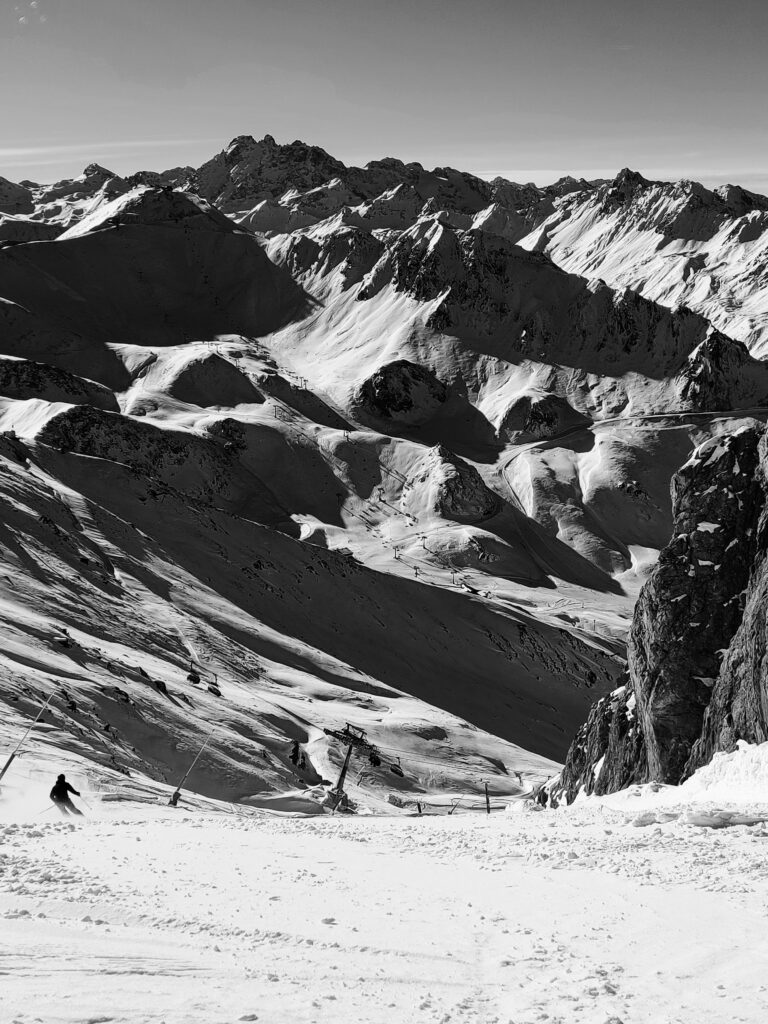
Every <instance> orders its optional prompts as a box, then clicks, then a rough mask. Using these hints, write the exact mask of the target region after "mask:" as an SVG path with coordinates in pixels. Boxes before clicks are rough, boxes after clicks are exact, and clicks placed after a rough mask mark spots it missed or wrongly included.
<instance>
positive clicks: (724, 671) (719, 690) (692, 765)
mask: <svg viewBox="0 0 768 1024" xmlns="http://www.w3.org/2000/svg"><path fill="white" fill-rule="evenodd" d="M757 482H758V484H759V486H760V488H761V489H762V492H763V507H762V509H761V510H760V514H759V517H758V519H757V522H756V523H755V524H754V527H751V528H750V529H753V530H754V533H753V534H752V536H750V537H742V538H734V539H735V540H737V544H735V545H734V548H733V549H732V552H731V553H733V552H734V551H735V552H738V557H739V559H741V558H745V557H750V556H751V560H752V563H753V567H752V574H751V579H750V584H749V588H748V590H747V592H746V595H745V596H746V606H745V608H744V613H743V616H742V620H741V625H740V626H739V628H738V630H737V632H736V635H735V636H734V637H733V640H732V641H731V643H730V646H729V648H728V651H727V652H726V654H725V657H724V658H723V662H722V666H721V668H720V673H719V676H718V679H717V682H716V683H715V686H714V689H713V691H712V699H711V700H710V702H709V706H708V708H707V711H706V714H705V716H704V726H703V729H702V731H701V736H700V737H699V739H698V740H697V742H696V744H695V745H694V748H693V750H692V752H691V756H690V758H689V761H688V764H687V766H686V771H685V774H686V775H689V774H691V773H692V772H694V771H695V770H696V769H697V768H699V767H700V766H701V765H703V764H706V763H707V762H708V761H710V760H711V758H712V755H713V754H714V753H716V752H717V751H719V750H731V749H733V748H734V747H735V745H736V741H737V740H739V739H743V740H747V741H748V742H750V743H765V741H766V740H768V660H767V658H768V619H767V616H768V434H764V435H763V437H762V439H761V441H760V446H759V467H758V470H757ZM743 599H744V595H742V600H743Z"/></svg>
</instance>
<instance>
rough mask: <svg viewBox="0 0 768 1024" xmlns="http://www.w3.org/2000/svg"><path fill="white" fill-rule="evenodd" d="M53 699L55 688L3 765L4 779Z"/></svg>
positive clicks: (2, 774)
mask: <svg viewBox="0 0 768 1024" xmlns="http://www.w3.org/2000/svg"><path fill="white" fill-rule="evenodd" d="M52 700H53V690H51V692H50V694H49V695H48V699H47V700H46V702H45V704H43V706H42V707H41V708H40V710H39V711H38V713H37V718H36V719H35V720H34V722H33V723H32V725H30V727H29V728H28V729H27V731H26V732H25V733H24V735H23V736H22V737H21V739H20V740H19V742H18V743H17V744H16V748H15V749H14V751H13V753H12V754H11V756H10V757H9V758H8V760H7V761H6V762H5V764H4V765H3V770H2V771H0V779H2V777H3V776H4V775H5V773H6V772H7V771H8V769H9V768H10V767H11V764H12V763H13V759H14V758H15V757H16V755H17V754H18V752H19V751H20V750H21V748H22V746H23V745H24V741H25V740H26V738H27V736H29V734H30V733H31V732H32V730H33V729H34V728H35V726H36V725H37V723H38V722H39V721H40V719H41V717H42V714H43V712H44V711H45V709H46V708H47V707H48V705H49V704H50V703H51V701H52Z"/></svg>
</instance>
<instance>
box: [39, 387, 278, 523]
mask: <svg viewBox="0 0 768 1024" xmlns="http://www.w3.org/2000/svg"><path fill="white" fill-rule="evenodd" d="M240 434H241V428H240V427H239V425H238V424H237V423H236V421H233V420H231V419H229V418H227V419H226V420H224V421H220V424H219V426H218V427H215V428H213V429H209V431H208V435H209V436H208V437H201V436H199V435H197V434H190V433H186V432H184V431H179V430H164V429H162V428H160V427H158V426H156V425H154V424H152V423H148V422H143V421H141V420H136V419H130V418H129V417H127V416H122V415H118V414H116V413H109V412H103V411H101V410H97V409H93V408H91V407H90V406H73V407H72V408H70V409H66V410H65V411H63V412H60V413H58V414H56V415H54V416H53V417H51V419H50V420H48V422H47V423H46V424H45V426H44V427H43V428H42V429H41V430H40V431H39V432H38V434H37V437H36V440H37V441H39V442H41V443H43V444H47V445H50V446H51V447H52V448H58V449H59V450H60V451H64V452H73V453H76V454H80V455H89V456H92V457H96V458H99V459H106V460H108V461H112V462H117V463H121V464H123V465H127V466H129V467H131V469H133V470H134V471H135V473H136V474H137V476H138V477H143V478H145V479H146V480H147V481H151V484H152V487H153V488H162V487H163V486H165V487H167V488H173V489H174V490H175V491H177V492H181V493H183V494H184V495H186V496H187V497H188V498H189V499H191V500H193V501H195V502H197V503H201V504H215V505H217V506H219V507H220V506H221V505H226V504H228V503H230V502H232V503H234V504H235V505H237V507H238V508H240V509H242V508H247V509H248V510H249V514H251V515H252V516H253V518H254V519H257V520H259V521H263V522H273V523H274V522H277V521H280V520H282V518H283V517H284V513H283V510H282V509H281V508H280V506H279V505H278V503H277V501H276V500H275V497H274V495H273V494H272V493H271V491H269V490H268V489H267V487H266V486H265V485H264V484H263V483H262V482H261V481H260V480H257V479H256V478H255V477H254V476H253V475H252V474H250V473H249V472H248V471H247V470H246V469H245V468H244V467H243V466H242V465H240V464H239V462H238V460H237V454H238V451H239V449H240V447H241V439H240Z"/></svg>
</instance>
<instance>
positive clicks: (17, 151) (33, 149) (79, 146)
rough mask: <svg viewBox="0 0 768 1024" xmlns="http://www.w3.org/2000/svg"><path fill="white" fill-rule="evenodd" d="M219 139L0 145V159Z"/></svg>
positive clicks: (53, 155) (194, 143)
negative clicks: (56, 144)
mask: <svg viewBox="0 0 768 1024" xmlns="http://www.w3.org/2000/svg"><path fill="white" fill-rule="evenodd" d="M220 141H221V140H220V139H126V140H121V141H112V142H73V143H66V144H64V145H58V146H0V160H4V159H6V158H8V157H24V158H25V159H26V158H28V157H36V156H40V157H61V156H69V155H71V154H77V153H91V152H94V151H96V150H98V151H99V152H101V153H104V152H118V151H121V150H124V149H153V148H159V147H163V146H196V145H203V144H210V143H214V142H220Z"/></svg>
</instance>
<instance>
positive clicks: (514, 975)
mask: <svg viewBox="0 0 768 1024" xmlns="http://www.w3.org/2000/svg"><path fill="white" fill-rule="evenodd" d="M631 822H632V818H631V816H627V815H626V814H624V813H621V812H620V811H617V810H612V809H610V808H608V807H606V806H604V805H602V804H599V803H596V804H588V805H577V806H576V807H575V808H571V809H570V810H567V811H560V812H538V813H534V812H528V813H526V812H520V811H518V812H517V813H510V814H506V815H498V816H491V817H490V818H487V817H486V816H485V815H466V816H463V817H459V816H455V817H451V818H449V817H447V816H444V817H433V818H422V819H419V818H400V819H392V818H373V817H368V818H360V817H358V818H354V819H350V818H322V819H295V818H277V817H253V816H251V817H247V818H246V817H241V816H236V815H232V816H224V815H216V814H211V813H200V814H198V815H196V816H195V817H192V816H189V815H185V814H184V813H183V812H181V813H180V815H179V816H178V817H176V816H174V814H173V812H170V811H168V810H167V809H162V810H160V809H157V810H156V811H154V812H148V811H144V812H138V811H127V812H126V811H123V812H121V815H120V816H119V817H115V818H114V819H112V820H110V819H107V818H92V819H90V820H87V821H85V822H78V823H77V824H74V823H71V822H58V821H48V822H46V821H43V822H33V823H31V824H6V825H4V826H3V825H0V839H1V840H2V846H0V869H1V871H0V915H1V916H2V928H0V975H1V976H2V981H0V1004H2V1008H3V1009H2V1015H1V1016H2V1020H3V1021H4V1022H5V1021H8V1022H13V1024H33V1022H40V1021H42V1022H44V1024H101V1022H107V1021H109V1022H115V1024H119V1022H124V1024H149V1022H152V1024H159V1022H165V1024H198V1022H199V1024H229V1022H233V1024H234V1022H236V1021H256V1020H258V1021H260V1022H261V1024H283V1022H285V1021H292V1022H297V1024H303V1022H326V1021H327V1022H331V1021H334V1022H337V1021H343V1022H347V1021H359V1022H361V1024H385V1022H386V1024H397V1022H408V1024H410V1022H419V1024H421V1022H424V1024H427V1022H430V1024H431V1022H435V1024H459V1022H466V1024H470V1022H472V1024H508V1022H514V1024H534V1022H539V1021H547V1022H549V1024H606V1022H607V1021H611V1022H613V1024H616V1022H617V1021H621V1022H623V1024H721V1022H722V1024H725V1022H726V1021H727V1022H729V1024H731V1022H748V1024H757V1022H762V1021H765V1020H766V1019H768V979H766V977H765V971H764V965H765V963H766V957H768V931H766V913H768V875H766V872H765V870H764V863H765V853H766V849H767V847H766V842H767V841H768V830H767V829H766V826H765V825H759V826H757V827H752V828H748V827H745V826H741V827H734V828H731V829H727V830H723V831H712V830H709V829H696V828H693V827H691V826H690V825H685V824H683V823H682V822H681V821H674V822H669V823H666V824H663V825H657V826H655V827H649V828H633V827H632V824H631Z"/></svg>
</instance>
